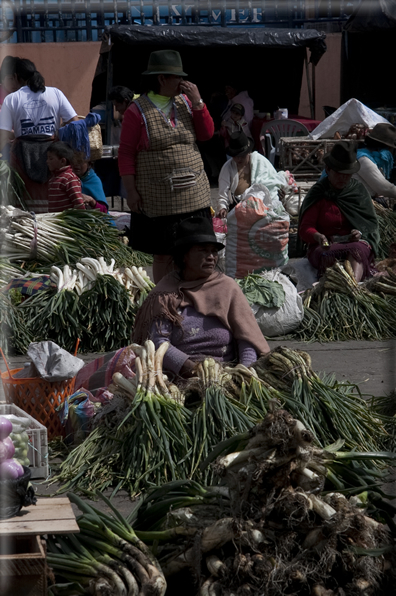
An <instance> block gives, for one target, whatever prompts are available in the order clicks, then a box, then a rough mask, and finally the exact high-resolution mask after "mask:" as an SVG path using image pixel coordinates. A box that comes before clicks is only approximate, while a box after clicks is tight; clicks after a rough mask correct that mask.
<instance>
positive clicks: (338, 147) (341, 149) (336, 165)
mask: <svg viewBox="0 0 396 596" xmlns="http://www.w3.org/2000/svg"><path fill="white" fill-rule="evenodd" d="M323 161H324V162H325V164H326V166H327V167H328V168H330V169H331V170H334V171H336V172H339V173H340V174H355V173H356V172H358V171H359V170H360V163H359V162H358V160H357V155H356V146H355V144H354V143H348V142H346V141H340V142H339V143H336V144H335V145H334V147H333V148H332V150H331V151H330V153H326V155H325V156H324V157H323Z"/></svg>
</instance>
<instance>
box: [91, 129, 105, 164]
mask: <svg viewBox="0 0 396 596" xmlns="http://www.w3.org/2000/svg"><path fill="white" fill-rule="evenodd" d="M88 136H89V146H90V149H91V156H90V161H96V160H97V159H101V158H102V155H103V140H102V130H101V128H100V124H95V126H92V127H91V128H89V129H88Z"/></svg>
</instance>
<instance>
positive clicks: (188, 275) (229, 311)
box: [133, 217, 269, 377]
mask: <svg viewBox="0 0 396 596" xmlns="http://www.w3.org/2000/svg"><path fill="white" fill-rule="evenodd" d="M222 248H224V247H223V245H222V244H221V243H219V242H217V239H216V236H215V234H214V232H213V229H212V226H211V223H210V221H209V220H208V219H207V218H205V217H191V218H188V219H186V220H184V221H183V222H181V223H180V224H179V225H178V227H177V229H176V233H175V239H174V254H173V258H174V263H175V267H176V270H175V271H173V272H171V273H169V274H168V275H167V276H166V277H164V278H163V279H162V280H161V281H160V283H159V284H157V286H156V287H155V288H154V289H153V290H152V291H151V292H150V294H149V295H148V297H147V298H146V300H145V302H144V303H143V305H142V307H141V309H140V310H139V312H138V314H137V317H136V322H135V330H134V333H133V340H134V341H135V342H137V343H139V344H142V343H143V342H144V341H145V340H146V339H148V338H150V339H152V341H153V342H154V344H155V347H156V349H158V347H159V346H160V344H161V343H163V342H165V341H169V342H170V344H171V345H170V347H169V348H168V350H167V352H166V354H165V358H164V368H165V369H166V370H168V371H170V372H172V373H173V374H175V375H181V376H184V377H188V376H190V375H191V374H192V372H193V370H194V367H195V365H196V363H197V362H198V361H202V360H204V358H205V357H206V356H211V357H212V358H214V359H216V360H218V361H219V362H240V363H242V364H244V365H245V366H250V365H251V364H252V363H253V362H255V361H256V360H257V358H258V357H259V356H260V355H261V354H265V353H267V352H269V346H268V344H267V342H266V340H265V338H264V336H263V335H262V333H261V331H260V328H259V326H258V324H257V322H256V319H255V318H254V315H253V312H252V311H251V309H250V306H249V303H248V301H247V300H246V298H245V296H244V294H243V293H242V290H241V289H240V288H239V286H238V284H237V283H236V282H235V281H234V280H233V279H231V278H230V277H227V276H226V275H224V274H223V273H221V272H220V271H218V270H217V269H216V265H217V260H218V256H217V255H218V251H219V250H221V249H222Z"/></svg>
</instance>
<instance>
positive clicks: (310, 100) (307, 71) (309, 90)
mask: <svg viewBox="0 0 396 596" xmlns="http://www.w3.org/2000/svg"><path fill="white" fill-rule="evenodd" d="M304 62H305V72H306V76H307V87H308V99H309V106H310V110H311V118H312V120H314V119H315V109H314V105H313V100H312V90H311V80H310V78H309V64H308V52H307V48H305V58H304Z"/></svg>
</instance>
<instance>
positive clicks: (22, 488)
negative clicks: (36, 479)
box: [0, 466, 37, 519]
mask: <svg viewBox="0 0 396 596" xmlns="http://www.w3.org/2000/svg"><path fill="white" fill-rule="evenodd" d="M23 470H24V472H25V473H24V474H23V476H20V477H19V478H16V479H15V480H14V479H7V480H0V495H1V499H0V519H8V518H9V517H14V516H15V515H17V513H19V511H20V510H21V509H22V507H28V506H29V505H35V504H36V501H37V499H36V496H35V494H34V489H33V487H32V486H29V483H30V476H31V471H30V470H29V468H27V467H26V466H23Z"/></svg>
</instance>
